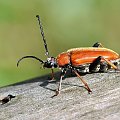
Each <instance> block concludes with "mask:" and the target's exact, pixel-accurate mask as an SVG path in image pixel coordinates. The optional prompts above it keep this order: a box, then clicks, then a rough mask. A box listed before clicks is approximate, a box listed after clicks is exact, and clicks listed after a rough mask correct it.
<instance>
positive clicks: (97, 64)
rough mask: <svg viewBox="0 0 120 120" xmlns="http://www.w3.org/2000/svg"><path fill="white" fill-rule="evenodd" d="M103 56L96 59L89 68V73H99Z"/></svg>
mask: <svg viewBox="0 0 120 120" xmlns="http://www.w3.org/2000/svg"><path fill="white" fill-rule="evenodd" d="M100 61H101V56H99V57H98V58H96V59H95V60H94V61H93V62H92V63H91V64H90V66H89V72H98V71H99V70H97V68H98V67H100Z"/></svg>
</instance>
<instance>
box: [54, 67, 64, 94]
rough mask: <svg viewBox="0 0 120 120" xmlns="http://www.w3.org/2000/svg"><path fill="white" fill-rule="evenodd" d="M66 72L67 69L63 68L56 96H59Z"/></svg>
mask: <svg viewBox="0 0 120 120" xmlns="http://www.w3.org/2000/svg"><path fill="white" fill-rule="evenodd" d="M65 73H66V69H62V71H61V77H60V82H59V85H58V89H57V90H56V94H55V96H57V95H58V94H60V91H61V83H62V80H63V77H64V76H65Z"/></svg>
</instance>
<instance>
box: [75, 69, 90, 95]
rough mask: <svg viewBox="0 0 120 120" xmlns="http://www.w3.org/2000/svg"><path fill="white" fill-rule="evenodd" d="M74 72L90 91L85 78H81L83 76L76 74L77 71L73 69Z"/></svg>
mask: <svg viewBox="0 0 120 120" xmlns="http://www.w3.org/2000/svg"><path fill="white" fill-rule="evenodd" d="M73 71H74V73H75V74H76V75H77V76H78V77H79V78H80V80H81V81H82V82H83V84H84V85H85V88H86V89H87V90H88V92H89V93H90V92H92V91H91V89H90V88H89V86H88V84H87V83H86V81H85V80H83V78H82V77H81V76H80V75H79V74H78V72H77V71H76V70H73Z"/></svg>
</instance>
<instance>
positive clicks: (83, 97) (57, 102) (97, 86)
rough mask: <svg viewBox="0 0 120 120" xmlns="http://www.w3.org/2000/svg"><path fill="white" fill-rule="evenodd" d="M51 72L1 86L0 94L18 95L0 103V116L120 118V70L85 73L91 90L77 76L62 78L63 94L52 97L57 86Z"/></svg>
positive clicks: (13, 119)
mask: <svg viewBox="0 0 120 120" xmlns="http://www.w3.org/2000/svg"><path fill="white" fill-rule="evenodd" d="M47 77H48V76H46V77H40V78H35V79H33V80H31V81H27V82H23V83H21V84H16V85H12V86H8V87H4V88H1V89H0V96H5V95H6V96H7V95H8V94H12V95H15V96H16V98H14V99H13V100H11V101H10V102H9V103H7V104H4V105H0V120H99V119H101V120H119V119H120V72H108V73H94V74H87V75H84V76H82V77H83V78H84V79H85V80H86V81H87V83H88V84H89V86H90V88H91V90H92V93H91V94H88V92H87V90H86V89H85V88H84V87H83V84H82V83H81V82H80V81H79V79H78V78H77V77H68V78H66V79H65V80H63V83H62V91H61V94H60V95H58V96H56V97H54V98H51V97H52V96H53V95H54V94H55V91H54V90H55V89H56V88H57V83H56V81H49V80H47V79H46V78H47Z"/></svg>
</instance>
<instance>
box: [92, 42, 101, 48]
mask: <svg viewBox="0 0 120 120" xmlns="http://www.w3.org/2000/svg"><path fill="white" fill-rule="evenodd" d="M93 47H103V45H102V44H101V43H99V42H96V43H95V44H94V45H93Z"/></svg>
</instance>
